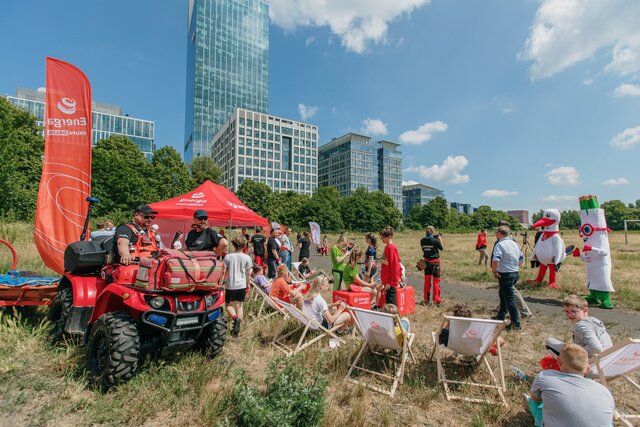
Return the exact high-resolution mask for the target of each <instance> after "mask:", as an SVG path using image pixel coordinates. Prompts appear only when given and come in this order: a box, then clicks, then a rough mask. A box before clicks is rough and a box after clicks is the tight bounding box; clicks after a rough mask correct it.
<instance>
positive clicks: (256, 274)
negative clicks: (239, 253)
mask: <svg viewBox="0 0 640 427" xmlns="http://www.w3.org/2000/svg"><path fill="white" fill-rule="evenodd" d="M251 280H253V283H255V284H256V285H258V286H260V289H262V290H263V291H264V292H265V293H266V294H268V293H269V292H271V282H270V281H269V280H267V278H266V277H264V269H263V268H262V266H261V265H260V264H255V265H254V266H253V268H252V269H251Z"/></svg>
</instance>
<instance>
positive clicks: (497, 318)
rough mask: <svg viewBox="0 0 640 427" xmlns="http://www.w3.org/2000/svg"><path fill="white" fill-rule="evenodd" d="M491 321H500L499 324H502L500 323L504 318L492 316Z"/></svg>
mask: <svg viewBox="0 0 640 427" xmlns="http://www.w3.org/2000/svg"><path fill="white" fill-rule="evenodd" d="M491 320H499V321H501V322H502V321H503V320H504V317H500V316H492V317H491Z"/></svg>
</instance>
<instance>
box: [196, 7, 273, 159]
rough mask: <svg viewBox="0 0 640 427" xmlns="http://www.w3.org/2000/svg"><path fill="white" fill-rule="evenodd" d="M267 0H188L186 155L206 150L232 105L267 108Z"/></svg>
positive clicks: (229, 112) (264, 110)
mask: <svg viewBox="0 0 640 427" xmlns="http://www.w3.org/2000/svg"><path fill="white" fill-rule="evenodd" d="M268 83H269V5H268V1H267V0H189V15H188V31H187V90H186V92H187V96H186V111H185V145H184V158H185V161H187V162H188V161H191V159H193V158H194V157H197V156H208V155H210V150H211V142H212V141H213V137H214V136H215V135H216V133H217V132H218V130H220V128H222V126H223V125H224V123H225V122H226V121H227V119H229V116H230V115H231V113H233V111H234V110H235V109H236V108H246V109H249V110H252V111H257V112H260V113H266V112H267V107H268V96H269V91H268Z"/></svg>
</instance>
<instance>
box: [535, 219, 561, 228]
mask: <svg viewBox="0 0 640 427" xmlns="http://www.w3.org/2000/svg"><path fill="white" fill-rule="evenodd" d="M555 223H556V220H555V219H551V218H540V219H539V220H538V221H536V222H534V223H533V225H532V227H548V226H550V225H551V224H555Z"/></svg>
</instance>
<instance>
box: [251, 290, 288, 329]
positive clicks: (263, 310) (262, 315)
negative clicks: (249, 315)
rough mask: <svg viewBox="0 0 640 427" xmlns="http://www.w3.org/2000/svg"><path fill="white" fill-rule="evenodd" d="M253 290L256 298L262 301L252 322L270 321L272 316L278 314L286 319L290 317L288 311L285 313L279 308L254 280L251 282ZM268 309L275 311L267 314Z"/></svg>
mask: <svg viewBox="0 0 640 427" xmlns="http://www.w3.org/2000/svg"><path fill="white" fill-rule="evenodd" d="M249 283H250V285H251V288H252V292H255V294H254V295H255V298H256V300H257V299H260V306H259V308H258V312H257V313H256V315H255V316H253V319H252V322H258V321H260V320H264V319H268V318H270V317H271V316H274V315H276V314H282V315H283V316H284V317H285V319H286V318H287V317H288V316H289V315H288V314H287V313H286V311H284V309H283V308H282V307H281V306H279V305H278V304H277V303H276V302H275V301H274V300H273V298H271V297H270V296H269V295H267V293H266V292H265V291H264V290H262V288H261V287H260V286H259V285H258V284H257V283H255V282H254V281H253V280H251V281H250V282H249ZM267 307H270V308H272V309H273V311H272V312H270V313H267Z"/></svg>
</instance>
